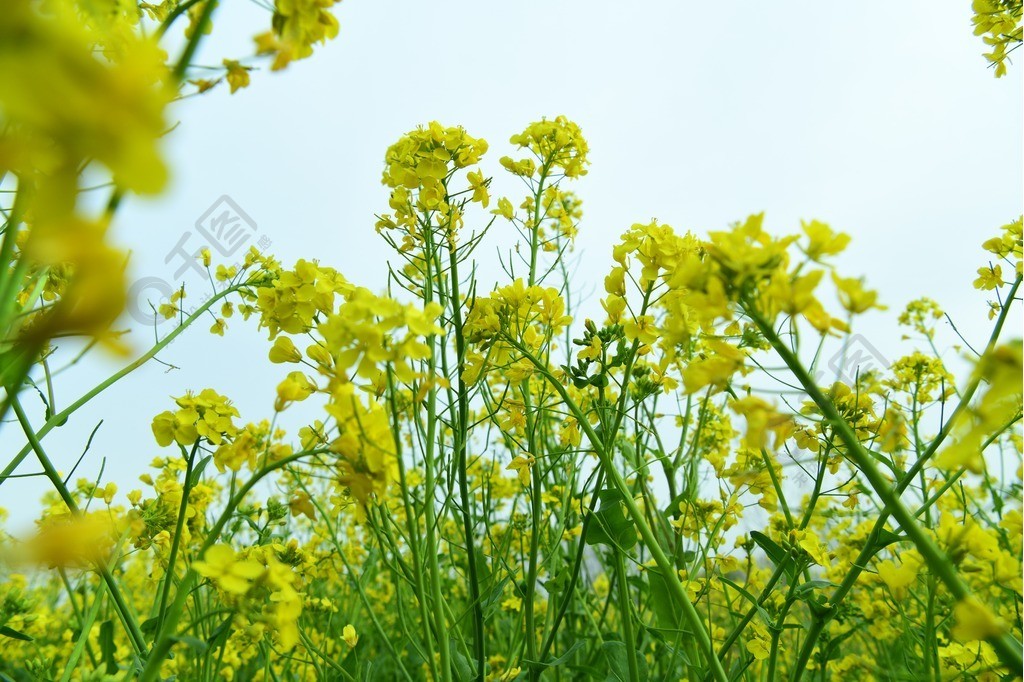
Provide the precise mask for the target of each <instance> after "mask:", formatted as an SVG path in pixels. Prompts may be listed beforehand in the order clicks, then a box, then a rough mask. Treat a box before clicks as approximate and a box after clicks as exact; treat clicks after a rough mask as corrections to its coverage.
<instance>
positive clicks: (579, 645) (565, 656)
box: [523, 639, 586, 670]
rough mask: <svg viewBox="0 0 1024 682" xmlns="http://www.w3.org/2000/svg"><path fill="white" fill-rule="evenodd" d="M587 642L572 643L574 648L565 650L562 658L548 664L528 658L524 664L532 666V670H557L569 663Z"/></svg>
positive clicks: (577, 641) (580, 640) (579, 640)
mask: <svg viewBox="0 0 1024 682" xmlns="http://www.w3.org/2000/svg"><path fill="white" fill-rule="evenodd" d="M585 641H586V640H582V639H577V640H576V641H575V642H573V643H572V646H570V647H569V648H568V649H566V650H565V653H563V654H562V655H561V656H559V657H558V658H556V659H555V660H553V661H548V662H547V663H540V662H538V661H531V660H530V659H528V658H524V659H523V663H524V664H525V665H528V666H530V668H535V669H537V670H544V669H546V668H556V667H558V666H560V665H563V664H564V663H567V662H568V661H569V659H570V658H572V655H573V654H574V653H576V650H577V649H581V648H583V647H584V646H585V645H584V642H585Z"/></svg>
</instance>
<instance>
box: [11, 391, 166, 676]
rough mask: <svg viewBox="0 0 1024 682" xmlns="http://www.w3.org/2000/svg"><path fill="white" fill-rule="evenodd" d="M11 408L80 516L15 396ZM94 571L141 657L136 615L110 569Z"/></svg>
mask: <svg viewBox="0 0 1024 682" xmlns="http://www.w3.org/2000/svg"><path fill="white" fill-rule="evenodd" d="M10 403H11V407H12V408H13V409H14V413H15V414H16V415H17V417H18V421H19V422H20V423H21V428H22V430H24V432H25V437H26V438H28V441H29V445H30V446H31V447H32V450H33V451H35V453H36V457H37V458H38V459H39V463H40V464H41V465H42V467H43V471H44V473H45V474H46V478H48V479H49V480H50V483H51V484H52V485H53V487H54V488H55V489H56V490H57V493H58V494H59V495H60V497H61V499H62V500H63V501H64V504H65V505H67V508H68V509H69V510H70V511H71V512H72V513H74V514H78V513H79V509H78V504H77V503H76V502H75V498H74V497H72V495H71V491H70V490H68V487H67V486H66V485H65V484H64V480H63V479H62V478H61V477H60V474H59V473H57V470H56V469H55V468H54V466H53V463H52V462H51V461H50V458H49V457H48V456H47V455H46V452H45V451H44V450H43V446H42V444H41V443H40V442H39V438H38V437H37V436H36V433H35V431H34V430H33V429H32V424H31V423H30V422H29V420H28V415H26V414H25V410H24V409H23V408H22V406H21V401H20V400H18V396H17V395H11V396H10ZM95 568H96V571H97V572H98V573H99V574H100V577H101V578H102V579H103V583H104V584H105V585H106V586H107V590H108V591H109V592H110V598H111V599H112V600H113V601H114V606H115V608H116V609H117V612H118V615H119V616H120V617H121V620H122V621H123V623H124V626H125V630H126V632H127V633H128V637H129V639H130V641H131V643H132V647H133V648H134V649H135V652H136V653H137V654H139V655H140V656H145V654H146V639H145V637H143V635H142V630H141V629H140V628H139V625H138V623H136V621H135V616H134V615H133V614H132V611H131V609H129V608H128V603H127V602H126V601H125V599H124V595H122V594H121V590H120V588H119V587H118V585H117V581H115V580H114V576H113V574H112V573H111V572H110V569H109V568H108V567H107V565H106V564H104V563H103V562H97V563H96V566H95Z"/></svg>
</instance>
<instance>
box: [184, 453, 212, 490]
mask: <svg viewBox="0 0 1024 682" xmlns="http://www.w3.org/2000/svg"><path fill="white" fill-rule="evenodd" d="M211 459H213V455H207V456H206V457H203V458H202V459H201V460H199V464H197V465H196V467H195V469H193V470H192V478H191V480H190V481H189V484H188V485H189V487H190V488H194V487H195V486H196V485H198V484H199V481H201V480H202V478H203V469H205V468H206V465H207V464H209V463H210V460H211Z"/></svg>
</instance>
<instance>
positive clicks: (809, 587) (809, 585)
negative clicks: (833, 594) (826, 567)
mask: <svg viewBox="0 0 1024 682" xmlns="http://www.w3.org/2000/svg"><path fill="white" fill-rule="evenodd" d="M829 587H836V584H835V583H832V582H829V581H827V580H808V581H807V582H805V583H801V584H800V586H798V587H797V588H796V589H795V590H793V596H794V597H796V598H797V599H807V598H808V597H810V596H811V595H813V594H814V593H815V592H817V591H818V590H824V589H828V588H829Z"/></svg>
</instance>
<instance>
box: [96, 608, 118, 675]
mask: <svg viewBox="0 0 1024 682" xmlns="http://www.w3.org/2000/svg"><path fill="white" fill-rule="evenodd" d="M116 653H117V648H116V647H115V646H114V621H112V620H105V621H103V622H102V623H100V656H101V658H102V659H103V665H104V666H106V669H107V674H108V675H113V674H114V673H116V672H117V655H116Z"/></svg>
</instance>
